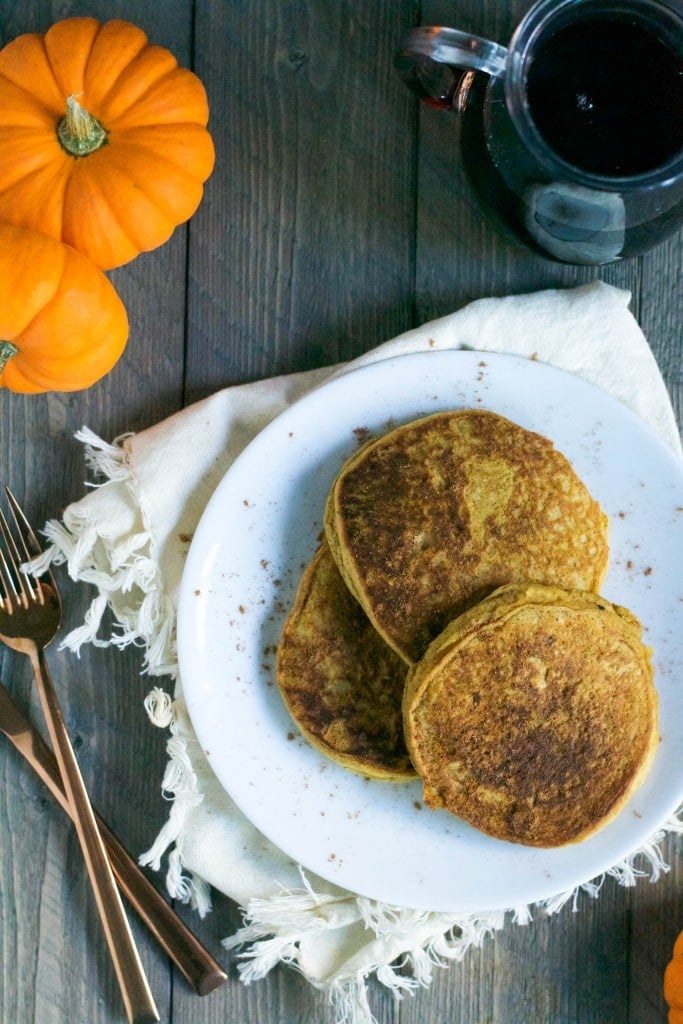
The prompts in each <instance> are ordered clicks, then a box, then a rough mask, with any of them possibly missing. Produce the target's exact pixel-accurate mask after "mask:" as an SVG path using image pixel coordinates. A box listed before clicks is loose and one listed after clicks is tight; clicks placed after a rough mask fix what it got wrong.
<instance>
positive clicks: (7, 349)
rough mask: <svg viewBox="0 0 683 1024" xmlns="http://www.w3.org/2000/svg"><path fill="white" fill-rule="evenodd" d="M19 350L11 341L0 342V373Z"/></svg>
mask: <svg viewBox="0 0 683 1024" xmlns="http://www.w3.org/2000/svg"><path fill="white" fill-rule="evenodd" d="M18 351H19V349H18V348H17V346H16V345H13V344H12V342H11V341H0V373H2V371H3V370H4V369H5V367H6V366H7V363H8V362H9V360H10V359H11V358H12V356H15V355H16V354H17V352H18Z"/></svg>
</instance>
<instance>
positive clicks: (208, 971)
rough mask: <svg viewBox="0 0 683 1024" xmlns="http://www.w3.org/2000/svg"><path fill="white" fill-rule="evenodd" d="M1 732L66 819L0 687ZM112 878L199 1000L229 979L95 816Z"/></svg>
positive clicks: (41, 743) (46, 757)
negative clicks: (112, 873)
mask: <svg viewBox="0 0 683 1024" xmlns="http://www.w3.org/2000/svg"><path fill="white" fill-rule="evenodd" d="M0 732H3V733H4V734H5V736H7V738H8V739H9V741H10V743H12V744H13V746H15V747H16V749H17V750H18V751H19V753H20V754H22V755H23V757H25V758H26V760H27V761H28V763H29V764H30V765H31V767H32V768H34V769H35V771H36V772H37V774H38V775H39V776H40V778H41V779H42V780H43V782H44V783H45V785H46V786H47V787H48V789H49V790H50V792H51V793H52V795H53V796H54V797H55V798H56V800H57V802H58V803H59V804H60V806H61V807H62V809H63V810H64V811H66V813H67V814H69V816H70V810H69V802H68V800H67V797H66V794H65V792H64V789H63V786H62V780H61V776H60V774H59V768H58V766H57V760H56V758H55V756H54V754H53V753H52V751H51V750H50V748H49V747H48V745H47V743H46V742H45V740H44V739H43V737H42V736H41V735H40V733H39V732H38V730H37V729H35V728H34V726H32V725H31V723H30V722H29V721H28V719H27V718H26V717H25V716H24V715H23V714H22V712H21V711H20V710H19V708H18V707H17V705H16V704H15V703H14V701H13V700H12V698H11V697H10V695H9V693H8V691H7V690H6V689H5V687H4V686H3V684H2V683H0ZM95 817H96V819H97V824H98V826H99V829H100V832H101V834H102V838H103V840H104V845H105V846H106V848H107V853H108V854H109V860H110V862H111V866H112V870H113V872H114V876H115V877H116V880H117V882H118V884H119V886H120V888H121V891H122V892H123V893H124V895H125V896H126V897H127V899H128V902H129V903H130V905H131V906H132V907H133V908H134V909H135V910H136V911H137V913H138V915H139V916H140V918H141V919H142V920H143V921H144V923H145V924H146V925H147V927H148V928H149V930H150V931H151V933H152V935H154V937H155V938H156V939H157V941H158V942H159V944H160V945H161V947H162V948H163V949H164V950H165V952H166V954H167V955H168V956H169V957H170V958H171V960H172V961H173V963H174V964H175V965H176V967H177V968H178V970H179V971H180V972H181V973H182V975H183V976H184V977H185V978H186V980H187V981H188V982H189V984H190V985H191V986H192V988H193V989H194V990H195V992H197V994H198V995H200V996H204V995H207V994H208V993H209V992H213V990H214V989H215V988H218V986H219V985H222V984H223V982H224V981H226V979H227V975H226V973H225V971H224V970H223V969H222V968H221V966H220V965H219V964H218V963H217V962H216V960H214V958H213V957H212V956H211V954H210V953H209V952H208V950H206V949H205V948H204V946H202V944H201V942H200V941H199V939H197V937H196V936H195V935H193V934H192V932H191V931H190V929H189V928H188V927H187V925H186V924H185V923H184V922H183V921H181V919H180V918H179V917H178V915H177V914H176V913H175V911H174V910H173V909H172V907H170V906H169V905H168V903H167V902H166V900H165V899H164V898H163V896H162V895H161V894H160V893H159V892H158V891H157V890H156V889H155V888H154V886H153V885H152V883H151V882H150V881H149V879H148V878H147V876H146V875H145V874H144V873H143V872H142V871H141V870H140V868H139V867H138V865H137V864H136V863H135V861H134V860H133V858H132V857H131V855H130V854H129V853H128V851H127V850H126V848H125V847H124V846H123V844H122V843H121V842H120V841H119V840H118V839H117V837H116V836H115V835H114V833H113V832H112V831H111V829H110V828H109V827H108V825H107V824H106V823H105V822H104V821H103V820H102V818H101V817H100V816H99V814H97V812H95Z"/></svg>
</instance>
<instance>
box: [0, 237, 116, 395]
mask: <svg viewBox="0 0 683 1024" xmlns="http://www.w3.org/2000/svg"><path fill="white" fill-rule="evenodd" d="M127 340H128V317H127V316H126V310H125V307H124V305H123V302H122V301H121V299H120V298H119V296H118V294H117V292H116V290H115V288H114V286H113V284H112V283H111V281H109V279H108V278H107V277H106V276H105V275H104V274H103V273H102V271H101V270H99V268H98V267H96V266H95V264H94V263H92V262H91V261H90V260H89V259H88V258H87V257H86V256H83V254H82V253H80V252H77V251H76V250H75V249H72V248H71V246H68V245H64V244H63V243H62V242H58V241H57V240H56V239H54V238H50V237H49V236H48V235H42V234H40V233H39V232H37V231H28V230H27V229H26V228H19V227H16V226H14V225H12V224H0V387H6V388H9V389H10V390H11V391H23V392H29V393H30V392H38V391H77V390H79V389H80V388H87V387H89V386H90V385H91V384H94V383H95V381H97V380H99V379H100V377H103V376H104V375H105V373H108V371H109V370H111V368H112V366H114V364H115V363H116V361H117V359H118V358H119V356H120V355H121V353H122V352H123V350H124V348H125V346H126V341H127Z"/></svg>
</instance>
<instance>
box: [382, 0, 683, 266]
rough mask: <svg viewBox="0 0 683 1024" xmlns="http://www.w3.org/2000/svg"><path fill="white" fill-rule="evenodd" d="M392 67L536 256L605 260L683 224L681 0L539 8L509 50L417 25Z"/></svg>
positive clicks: (483, 194)
mask: <svg viewBox="0 0 683 1024" xmlns="http://www.w3.org/2000/svg"><path fill="white" fill-rule="evenodd" d="M395 65H396V68H397V70H398V72H399V74H400V75H401V77H402V79H403V81H404V82H405V83H406V84H407V85H408V86H409V87H410V88H412V89H413V90H414V91H415V92H417V93H418V95H419V96H420V97H421V98H422V99H424V100H426V101H427V102H429V103H431V104H432V105H435V106H440V107H446V108H448V109H450V110H454V111H455V113H456V115H457V118H456V121H457V125H458V129H459V134H460V148H461V159H462V161H463V166H464V169H465V172H466V174H467V176H468V178H469V180H470V183H471V185H472V188H473V190H474V192H475V194H476V196H477V198H478V200H479V201H480V203H481V205H482V206H483V207H484V209H485V210H486V211H487V212H488V214H489V215H490V216H491V217H492V218H493V219H494V220H495V221H496V222H497V224H498V225H499V227H501V228H502V229H503V230H504V231H505V233H506V234H508V235H511V236H512V237H514V238H515V239H517V240H518V241H521V242H523V243H525V244H526V245H527V246H529V247H530V248H531V249H533V250H534V251H536V252H537V253H540V254H541V255H543V256H545V257H546V258H551V259H554V260H559V261H561V262H565V263H576V264H588V265H596V264H597V265H599V264H604V263H609V262H612V261H614V260H619V259H625V258H628V257H630V256H635V255H637V254H639V253H642V252H644V251H646V250H647V249H650V248H651V247H652V246H654V245H656V244H657V243H658V242H660V241H662V240H663V239H664V238H666V237H668V236H669V235H671V234H672V233H673V232H674V231H676V229H677V228H678V227H679V226H680V225H681V223H682V221H683V216H682V215H683V7H682V4H681V0H620V2H618V0H540V2H537V3H536V4H535V5H534V6H533V7H532V8H531V9H530V10H529V12H528V13H527V15H526V16H525V18H524V19H523V20H522V22H521V23H520V25H519V26H518V28H517V29H516V31H515V33H514V35H513V37H512V40H511V42H510V45H509V47H507V48H506V47H503V46H500V45H498V44H497V43H495V42H490V41H489V40H486V39H482V38H480V37H478V36H473V35H470V34H468V33H465V32H461V31H458V30H457V29H453V28H443V27H421V28H415V29H413V31H412V32H410V33H409V35H408V36H407V37H406V38H405V39H404V40H403V43H402V45H401V47H400V49H399V50H398V52H397V54H396V57H395Z"/></svg>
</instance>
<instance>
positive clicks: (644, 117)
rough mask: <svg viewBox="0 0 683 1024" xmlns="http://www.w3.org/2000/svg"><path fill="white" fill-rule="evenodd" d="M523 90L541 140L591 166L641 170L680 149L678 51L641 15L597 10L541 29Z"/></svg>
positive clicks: (682, 58)
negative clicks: (553, 27) (551, 29)
mask: <svg viewBox="0 0 683 1024" xmlns="http://www.w3.org/2000/svg"><path fill="white" fill-rule="evenodd" d="M526 97H527V104H528V109H529V114H530V116H531V119H532V120H533V122H534V124H535V125H536V127H537V129H538V132H539V134H540V135H541V137H542V138H543V139H544V141H545V142H546V144H547V145H548V146H550V148H551V149H553V150H554V151H555V152H556V153H557V154H558V155H559V156H560V157H561V158H562V159H563V160H566V161H567V162H568V163H570V164H572V165H573V166H575V167H578V168H580V169H581V170H584V171H587V172H589V173H592V174H600V175H606V176H609V177H630V176H633V175H638V174H643V173H645V172H647V171H652V170H655V169H656V168H658V167H661V166H662V165H663V164H665V163H666V162H667V161H668V160H669V159H671V157H673V156H675V155H676V154H677V153H678V152H679V151H680V150H681V149H683V54H681V53H677V52H676V51H675V50H674V49H673V48H672V46H670V45H669V44H668V43H667V42H666V41H665V40H663V39H662V38H660V36H659V35H658V34H656V32H655V31H654V30H653V29H652V28H651V26H650V25H649V23H648V21H647V20H646V19H644V18H640V19H638V18H635V17H634V16H633V15H627V14H623V15H620V14H617V13H614V12H605V13H604V14H600V13H597V12H596V13H592V14H589V15H586V16H585V17H583V18H577V19H576V20H575V21H572V22H570V23H568V24H564V25H561V26H560V27H559V28H557V29H556V30H555V31H554V32H549V33H548V38H547V39H543V37H541V39H540V40H539V42H538V44H537V45H536V46H535V48H534V56H533V59H532V60H531V62H530V64H529V67H528V69H527V74H526Z"/></svg>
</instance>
